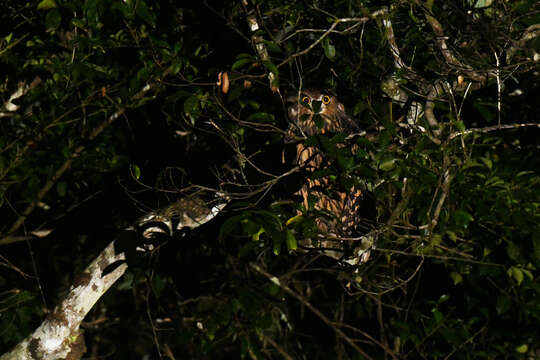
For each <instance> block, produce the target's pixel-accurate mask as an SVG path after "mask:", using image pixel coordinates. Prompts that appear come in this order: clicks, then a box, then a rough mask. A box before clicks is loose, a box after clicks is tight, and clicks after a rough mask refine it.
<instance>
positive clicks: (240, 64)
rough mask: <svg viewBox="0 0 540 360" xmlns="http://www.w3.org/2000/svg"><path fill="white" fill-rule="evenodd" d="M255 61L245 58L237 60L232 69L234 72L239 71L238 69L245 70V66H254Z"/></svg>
mask: <svg viewBox="0 0 540 360" xmlns="http://www.w3.org/2000/svg"><path fill="white" fill-rule="evenodd" d="M253 62H254V61H253V59H252V58H247V59H246V58H243V59H239V60H236V61H235V62H234V64H233V65H232V67H231V69H232V70H238V69H241V68H243V67H244V66H246V65H247V64H253Z"/></svg>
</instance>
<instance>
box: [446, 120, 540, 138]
mask: <svg viewBox="0 0 540 360" xmlns="http://www.w3.org/2000/svg"><path fill="white" fill-rule="evenodd" d="M529 126H536V127H538V128H540V123H524V124H504V125H493V126H486V127H483V128H470V129H467V130H465V131H458V132H455V133H452V134H450V135H449V136H448V140H447V141H450V140H453V139H454V138H456V137H458V136H463V135H468V134H473V133H488V132H492V131H497V130H506V129H517V128H520V127H529Z"/></svg>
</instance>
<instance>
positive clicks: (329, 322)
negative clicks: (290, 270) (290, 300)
mask: <svg viewBox="0 0 540 360" xmlns="http://www.w3.org/2000/svg"><path fill="white" fill-rule="evenodd" d="M249 266H250V267H251V268H252V269H253V270H255V271H257V272H258V273H259V274H261V275H263V276H264V277H266V278H267V279H268V280H270V281H271V282H272V283H274V284H276V285H277V286H279V287H280V288H281V289H283V290H284V291H285V292H286V293H287V294H289V295H291V296H292V297H294V298H296V299H297V300H298V301H300V302H301V303H302V304H303V305H304V306H305V307H307V308H308V309H309V310H311V311H312V312H313V313H314V314H315V315H317V316H318V317H319V318H320V319H321V320H322V321H323V322H324V323H325V324H326V325H328V326H330V327H331V328H332V329H333V330H334V331H335V332H336V334H337V335H338V336H339V337H341V338H342V339H343V340H345V342H347V343H348V344H349V345H350V346H351V347H352V348H353V349H355V350H356V351H357V352H359V353H360V354H361V355H362V356H364V357H365V358H366V359H371V360H373V358H372V357H371V356H369V355H368V354H367V353H366V352H365V351H364V350H362V349H361V348H360V347H359V346H358V345H356V344H355V343H354V341H353V340H352V339H351V338H349V337H348V336H347V335H346V334H345V333H344V332H343V331H342V330H341V329H340V328H338V327H336V326H335V324H334V322H333V321H332V320H330V319H328V318H327V317H326V315H324V314H323V313H322V312H320V311H319V310H318V309H317V308H315V307H314V306H313V305H311V303H310V302H309V301H307V300H306V299H305V298H304V297H303V296H302V295H300V294H298V293H296V292H295V291H293V290H292V289H291V288H290V287H288V286H287V285H285V284H283V283H281V281H279V279H278V278H277V277H275V276H273V275H271V274H269V273H268V272H266V271H264V270H263V269H261V268H260V267H259V266H258V265H256V264H254V263H250V265H249Z"/></svg>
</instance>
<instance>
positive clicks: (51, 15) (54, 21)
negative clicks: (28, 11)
mask: <svg viewBox="0 0 540 360" xmlns="http://www.w3.org/2000/svg"><path fill="white" fill-rule="evenodd" d="M61 22H62V15H61V14H60V11H58V10H56V9H54V10H51V11H49V12H48V13H47V15H46V16H45V27H46V29H47V31H54V30H56V29H57V28H58V27H59V26H60V23H61Z"/></svg>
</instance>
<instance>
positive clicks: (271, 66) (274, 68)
mask: <svg viewBox="0 0 540 360" xmlns="http://www.w3.org/2000/svg"><path fill="white" fill-rule="evenodd" d="M262 63H263V65H264V67H265V68H267V69H268V70H269V71H270V72H272V73H274V75H276V76H278V75H279V70H278V68H277V66H276V65H275V64H273V63H272V62H270V61H263V62H262Z"/></svg>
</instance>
